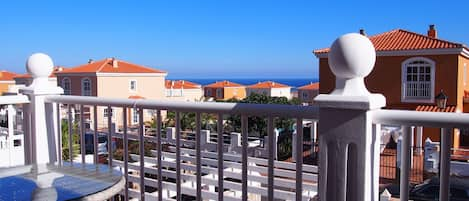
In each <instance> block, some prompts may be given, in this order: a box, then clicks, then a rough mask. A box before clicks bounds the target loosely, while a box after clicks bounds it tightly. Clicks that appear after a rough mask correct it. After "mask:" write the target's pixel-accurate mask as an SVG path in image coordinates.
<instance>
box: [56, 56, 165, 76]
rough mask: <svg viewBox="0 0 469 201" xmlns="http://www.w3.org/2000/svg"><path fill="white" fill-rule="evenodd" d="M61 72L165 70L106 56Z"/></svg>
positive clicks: (147, 71)
mask: <svg viewBox="0 0 469 201" xmlns="http://www.w3.org/2000/svg"><path fill="white" fill-rule="evenodd" d="M114 61H115V62H117V67H114V66H113V62H114ZM62 73H166V72H165V71H161V70H157V69H154V68H148V67H144V66H140V65H136V64H132V63H128V62H126V61H122V60H117V59H112V58H107V59H103V60H100V61H96V62H91V63H87V64H84V65H81V66H78V67H74V68H68V69H64V70H63V71H60V72H57V74H62Z"/></svg>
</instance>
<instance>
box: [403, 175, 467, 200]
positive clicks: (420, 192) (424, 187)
mask: <svg viewBox="0 0 469 201" xmlns="http://www.w3.org/2000/svg"><path fill="white" fill-rule="evenodd" d="M439 196H440V179H439V177H432V178H431V179H427V180H425V181H424V183H422V184H419V185H416V186H414V187H413V188H412V189H411V190H410V193H409V199H411V200H415V201H427V200H439ZM449 196H450V200H451V201H468V200H469V178H466V179H465V178H459V177H450V185H449Z"/></svg>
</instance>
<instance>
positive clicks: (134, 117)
mask: <svg viewBox="0 0 469 201" xmlns="http://www.w3.org/2000/svg"><path fill="white" fill-rule="evenodd" d="M138 119H139V118H138V110H137V109H132V123H134V124H136V123H138Z"/></svg>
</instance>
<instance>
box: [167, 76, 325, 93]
mask: <svg viewBox="0 0 469 201" xmlns="http://www.w3.org/2000/svg"><path fill="white" fill-rule="evenodd" d="M172 80H187V81H190V82H194V83H197V84H200V85H202V86H204V85H208V84H212V83H214V82H217V81H223V80H228V81H230V82H235V83H238V84H242V85H252V84H256V83H258V82H264V81H274V82H277V83H280V84H285V85H288V86H291V87H293V88H292V90H293V91H296V89H297V88H298V87H301V86H304V85H307V84H310V83H314V82H318V81H319V79H317V78H227V79H217V78H174V79H172Z"/></svg>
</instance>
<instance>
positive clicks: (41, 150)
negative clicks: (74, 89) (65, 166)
mask: <svg viewBox="0 0 469 201" xmlns="http://www.w3.org/2000/svg"><path fill="white" fill-rule="evenodd" d="M53 68H54V64H53V62H52V59H51V58H50V57H49V56H47V55H45V54H42V53H36V54H33V55H31V56H30V57H29V58H28V61H27V63H26V69H27V71H28V72H29V73H30V74H31V76H32V77H33V82H32V84H31V85H29V86H27V87H23V88H21V89H20V93H23V94H25V95H27V96H28V97H29V99H30V103H29V105H26V107H27V109H26V110H25V118H28V119H29V120H30V121H29V125H25V126H27V127H29V129H26V130H28V131H29V133H25V135H29V137H26V136H25V139H28V140H30V142H28V143H25V145H26V144H28V145H29V146H30V153H31V156H30V157H31V160H27V161H28V162H30V163H33V164H47V163H54V162H56V161H57V157H58V153H57V147H58V146H61V145H58V144H57V142H58V136H59V135H58V132H59V131H58V130H57V126H55V125H54V123H56V118H55V117H56V115H55V114H56V112H57V108H56V107H54V106H53V105H52V103H48V104H45V102H44V98H45V96H47V95H58V94H63V89H62V88H60V87H57V86H56V85H52V84H50V83H49V80H48V79H49V75H50V74H51V73H52V70H53Z"/></svg>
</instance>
